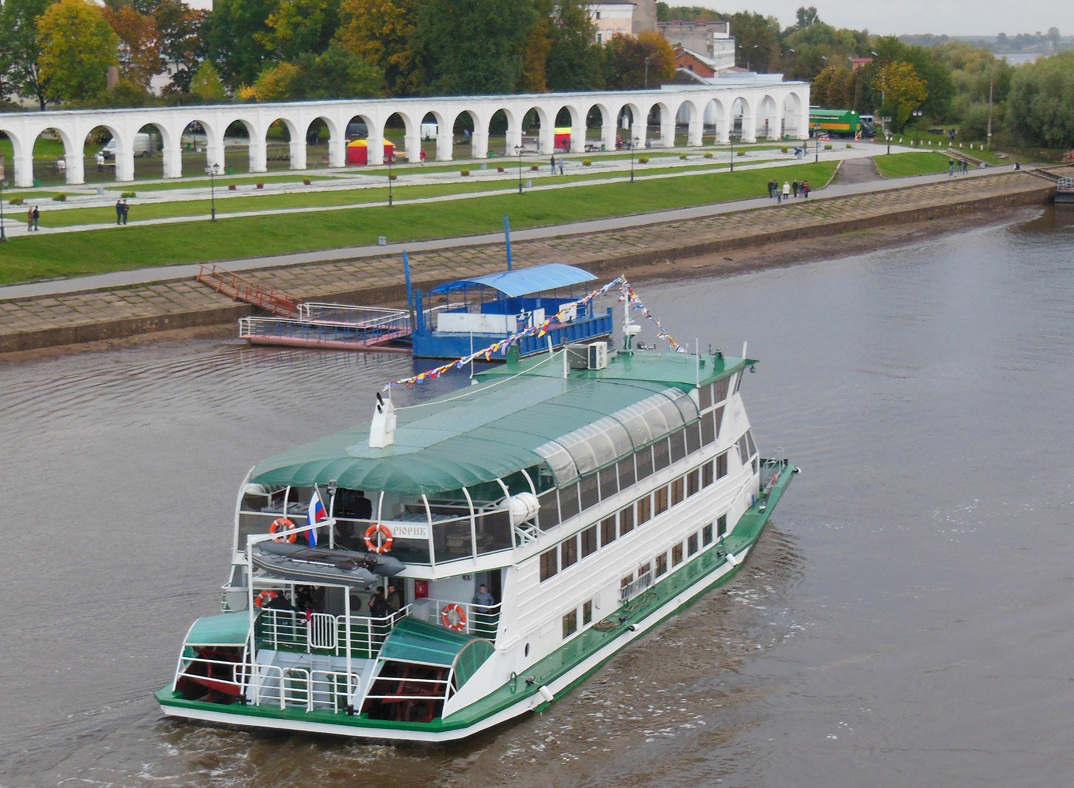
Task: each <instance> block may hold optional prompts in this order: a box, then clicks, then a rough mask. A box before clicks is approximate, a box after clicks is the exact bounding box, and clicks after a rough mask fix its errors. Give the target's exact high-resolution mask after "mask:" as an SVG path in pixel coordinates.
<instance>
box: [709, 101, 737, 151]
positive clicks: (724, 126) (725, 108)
mask: <svg viewBox="0 0 1074 788" xmlns="http://www.w3.org/2000/svg"><path fill="white" fill-rule="evenodd" d="M702 123H703V125H704V127H706V128H708V129H711V133H712V136H713V143H714V144H716V145H726V144H727V143H728V142H730V140H731V129H732V126H733V125H734V124H733V123H732V120H731V106H730V105H729V104H725V103H724V102H723V101H721V100H720V99H719V98H717V97H716V96H713V97H712V98H710V99H709V100H708V101H707V102H706V103H705V109H704V112H703V113H702ZM702 135H704V131H702Z"/></svg>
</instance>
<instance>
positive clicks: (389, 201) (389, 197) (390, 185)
mask: <svg viewBox="0 0 1074 788" xmlns="http://www.w3.org/2000/svg"><path fill="white" fill-rule="evenodd" d="M394 158H395V148H392V152H391V153H389V154H388V207H389V208H391V207H392V159H394Z"/></svg>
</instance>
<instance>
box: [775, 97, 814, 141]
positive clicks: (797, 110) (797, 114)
mask: <svg viewBox="0 0 1074 788" xmlns="http://www.w3.org/2000/svg"><path fill="white" fill-rule="evenodd" d="M782 111H783V133H784V134H785V135H786V136H788V137H790V138H791V139H797V140H804V139H808V138H809V113H808V107H807V106H806V103H804V102H803V101H802V97H801V96H800V95H799V94H798V93H797V91H793V90H791V91H788V92H787V93H785V94H784V95H783V103H782Z"/></svg>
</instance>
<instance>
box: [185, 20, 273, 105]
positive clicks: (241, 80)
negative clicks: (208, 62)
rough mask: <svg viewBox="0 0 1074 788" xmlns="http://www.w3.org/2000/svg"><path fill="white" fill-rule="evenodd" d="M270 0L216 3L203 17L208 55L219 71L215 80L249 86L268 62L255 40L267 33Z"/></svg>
mask: <svg viewBox="0 0 1074 788" xmlns="http://www.w3.org/2000/svg"><path fill="white" fill-rule="evenodd" d="M274 7H275V3H274V2H273V0H216V2H215V3H214V5H213V11H212V13H211V14H209V16H208V17H206V20H205V25H204V28H203V29H204V36H205V39H206V41H207V44H208V47H207V48H208V55H209V57H210V58H211V59H212V60H213V62H214V63H216V64H217V65H218V66H219V68H220V71H219V78H220V79H221V80H222V81H223V82H224V83H225V84H227V85H230V86H231V87H236V86H238V85H241V84H251V83H253V82H254V81H255V80H256V79H257V77H258V76H259V75H260V74H261V72H262V70H264V67H265V65H266V63H267V62H268V61H269V60H270V55H271V53H270V51H269V49H268V48H267V47H266V46H265V44H264V43H263V42H262V40H261V38H259V37H258V33H269V32H270V28H269V26H268V21H267V20H268V17H269V14H271V13H272V11H273V9H274Z"/></svg>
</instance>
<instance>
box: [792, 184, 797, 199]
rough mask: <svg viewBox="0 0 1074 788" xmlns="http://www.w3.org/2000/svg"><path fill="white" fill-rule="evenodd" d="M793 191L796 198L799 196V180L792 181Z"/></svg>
mask: <svg viewBox="0 0 1074 788" xmlns="http://www.w3.org/2000/svg"><path fill="white" fill-rule="evenodd" d="M791 192H793V194H794V196H795V198H796V199H797V197H798V181H793V182H792V183H791Z"/></svg>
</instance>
